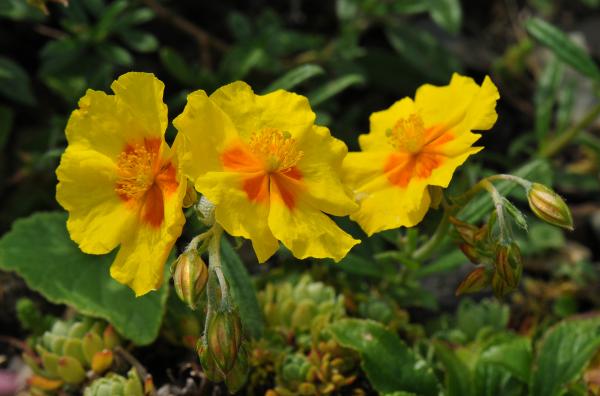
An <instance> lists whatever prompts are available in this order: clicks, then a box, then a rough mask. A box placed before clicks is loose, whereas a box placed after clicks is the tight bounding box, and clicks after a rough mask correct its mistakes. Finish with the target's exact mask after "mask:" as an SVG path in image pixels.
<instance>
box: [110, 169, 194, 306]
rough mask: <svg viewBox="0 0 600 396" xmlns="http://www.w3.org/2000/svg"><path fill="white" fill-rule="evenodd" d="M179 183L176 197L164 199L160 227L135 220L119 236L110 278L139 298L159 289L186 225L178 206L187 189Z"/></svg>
mask: <svg viewBox="0 0 600 396" xmlns="http://www.w3.org/2000/svg"><path fill="white" fill-rule="evenodd" d="M178 182H179V185H178V187H177V190H176V191H175V193H173V194H171V195H165V196H164V197H165V198H164V199H165V200H164V211H165V216H164V219H163V222H162V224H161V225H160V227H153V226H151V225H149V224H148V223H146V222H141V221H139V220H138V222H137V223H136V226H135V227H132V228H130V230H129V232H128V233H126V234H125V235H123V236H122V242H121V247H120V249H119V253H118V254H117V257H116V258H115V261H114V262H113V264H112V266H111V267H110V275H111V276H112V277H113V278H115V279H116V280H117V281H119V282H121V283H123V284H126V285H128V286H129V287H131V288H132V289H133V291H134V292H135V294H136V296H138V297H139V296H141V295H143V294H146V293H148V292H149V291H152V290H156V289H158V288H159V287H160V286H161V285H162V280H163V274H164V266H165V263H166V261H167V258H168V256H169V253H170V252H171V249H172V248H173V245H174V244H175V241H176V240H177V238H179V236H180V235H181V231H182V229H183V224H184V223H185V216H184V215H183V211H182V210H181V202H182V201H183V196H184V195H185V190H186V186H187V185H186V180H185V178H183V177H179V178H178Z"/></svg>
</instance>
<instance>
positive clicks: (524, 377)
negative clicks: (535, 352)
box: [478, 336, 532, 383]
mask: <svg viewBox="0 0 600 396" xmlns="http://www.w3.org/2000/svg"><path fill="white" fill-rule="evenodd" d="M531 361H532V352H531V340H529V339H528V338H525V337H520V336H515V337H514V338H512V339H510V340H506V341H505V342H502V343H499V344H494V345H492V346H490V347H488V348H487V349H486V350H485V351H483V352H482V353H481V355H480V356H479V361H478V364H479V363H487V364H495V365H499V366H501V367H503V368H504V369H506V370H508V371H509V372H510V373H511V374H512V375H513V376H515V377H516V378H518V379H519V380H521V381H523V382H525V383H528V382H529V377H530V368H531Z"/></svg>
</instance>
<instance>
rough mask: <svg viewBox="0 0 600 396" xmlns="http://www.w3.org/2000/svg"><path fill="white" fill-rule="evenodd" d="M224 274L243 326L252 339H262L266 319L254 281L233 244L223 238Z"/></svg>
mask: <svg viewBox="0 0 600 396" xmlns="http://www.w3.org/2000/svg"><path fill="white" fill-rule="evenodd" d="M221 252H222V255H223V256H222V257H223V258H222V265H223V273H224V275H225V277H226V278H227V281H228V283H229V289H230V291H231V295H232V297H233V301H235V303H236V305H237V307H238V309H239V310H240V316H241V318H242V324H243V326H244V329H245V330H246V332H247V334H248V335H250V337H252V338H254V339H257V338H260V337H261V336H262V334H263V331H264V326H265V324H264V318H263V313H262V310H261V309H260V305H259V304H258V299H257V298H256V290H255V289H254V284H253V283H252V279H251V278H250V275H249V274H248V271H247V270H246V267H244V263H242V260H240V257H239V256H238V254H237V253H236V252H235V250H233V248H232V247H231V244H230V243H229V242H228V241H227V240H226V239H225V238H223V240H222V241H221Z"/></svg>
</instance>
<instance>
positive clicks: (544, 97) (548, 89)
mask: <svg viewBox="0 0 600 396" xmlns="http://www.w3.org/2000/svg"><path fill="white" fill-rule="evenodd" d="M563 75H564V67H563V64H562V63H561V62H560V61H559V60H558V59H556V58H554V57H553V59H552V60H550V62H548V64H547V65H546V67H545V68H544V70H543V71H542V74H541V76H540V78H539V79H538V86H537V88H536V90H535V96H534V103H535V135H536V137H537V140H538V142H540V144H541V143H542V141H543V140H544V138H545V137H546V135H547V134H548V130H549V129H550V125H551V123H552V109H553V106H554V103H555V101H556V97H557V96H558V93H559V87H560V83H561V80H562V77H563Z"/></svg>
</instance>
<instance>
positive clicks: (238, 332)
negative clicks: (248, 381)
mask: <svg viewBox="0 0 600 396" xmlns="http://www.w3.org/2000/svg"><path fill="white" fill-rule="evenodd" d="M206 342H207V346H208V350H209V352H210V353H211V355H212V357H213V358H214V360H215V362H216V363H217V366H218V367H219V368H220V369H221V371H223V372H224V373H228V372H229V370H231V368H232V367H233V365H234V363H235V359H236V356H237V353H238V350H239V348H240V344H241V342H242V325H241V321H240V317H239V315H238V314H237V313H236V312H234V311H219V312H216V313H215V314H214V315H213V317H212V318H211V320H210V323H209V324H208V332H207V337H206Z"/></svg>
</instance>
